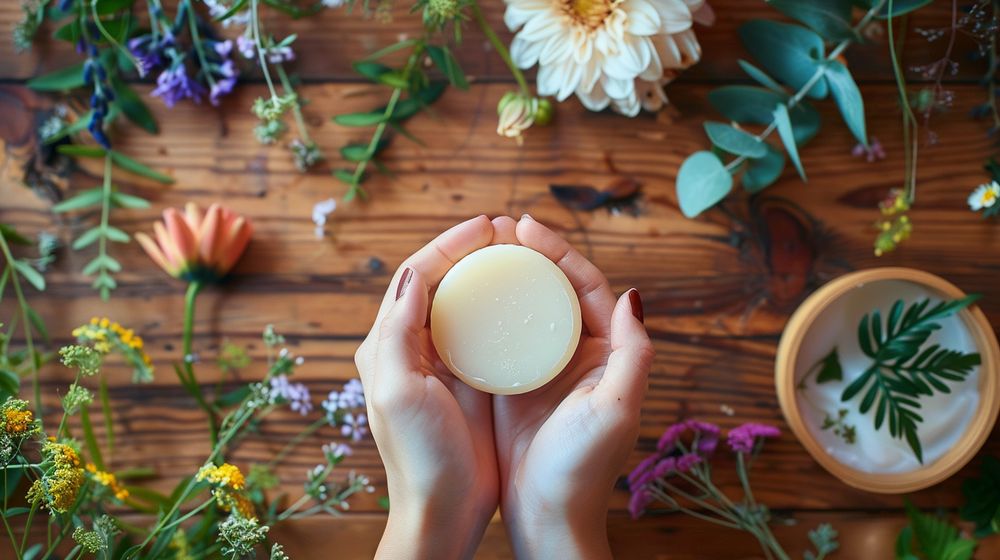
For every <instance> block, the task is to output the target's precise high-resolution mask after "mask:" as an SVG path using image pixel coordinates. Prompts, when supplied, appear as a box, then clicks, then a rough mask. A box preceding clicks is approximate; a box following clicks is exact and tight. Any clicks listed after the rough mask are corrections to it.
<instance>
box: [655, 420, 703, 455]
mask: <svg viewBox="0 0 1000 560" xmlns="http://www.w3.org/2000/svg"><path fill="white" fill-rule="evenodd" d="M688 430H690V431H691V432H693V433H694V441H695V449H696V450H697V451H698V453H701V454H702V455H711V454H712V452H714V451H715V448H716V446H717V445H718V443H719V427H718V426H716V425H715V424H710V423H708V422H701V421H699V420H685V421H683V422H679V423H677V424H674V425H672V426H668V427H667V429H666V430H664V431H663V435H662V436H660V441H658V442H657V444H656V449H657V451H660V452H662V453H669V452H670V451H672V450H673V449H674V448H675V447H676V446H677V443H678V442H679V441H680V438H681V436H682V435H684V433H685V432H687V431H688Z"/></svg>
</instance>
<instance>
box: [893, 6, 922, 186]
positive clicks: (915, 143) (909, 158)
mask: <svg viewBox="0 0 1000 560" xmlns="http://www.w3.org/2000/svg"><path fill="white" fill-rule="evenodd" d="M892 4H893V0H889V14H890V17H889V18H888V22H887V24H886V25H887V27H888V33H889V56H890V58H891V59H892V74H893V76H894V77H895V78H896V89H897V90H899V103H900V105H901V108H902V109H903V146H904V149H905V152H906V153H905V158H904V159H905V166H906V168H905V173H904V177H905V179H904V181H905V190H906V199H907V201H908V202H909V203H910V204H913V202H914V201H915V200H916V198H917V149H918V148H919V140H918V138H917V133H916V130H917V128H918V124H917V117H916V115H914V114H913V107H911V106H910V96H909V94H908V93H907V91H906V75H905V73H904V70H903V67H902V66H901V63H900V61H899V55H898V54H897V52H896V50H897V45H896V36H895V34H894V32H893V27H892V22H893V20H894V19H895V18H893V17H891V15H892V14H893V8H892ZM899 41H900V42H902V41H903V35H900V37H899Z"/></svg>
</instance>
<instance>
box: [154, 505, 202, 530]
mask: <svg viewBox="0 0 1000 560" xmlns="http://www.w3.org/2000/svg"><path fill="white" fill-rule="evenodd" d="M214 501H215V499H214V498H210V499H208V500H206V501H205V503H203V504H201V505H200V506H198V507H196V508H194V509H192V510H191V511H189V512H187V513H185V514H184V515H182V516H180V517H178V518H177V519H175V520H174V521H173V522H171V523H170V524H169V525H165V526H163V527H160V531H166V530H167V529H170V528H171V527H176V526H177V525H180V524H181V523H183V522H185V521H187V520H188V519H191V518H192V517H194V516H195V515H198V513H199V512H201V511H202V510H203V509H205V508H206V507H208V506H209V505H211V504H212V503H213V502H214Z"/></svg>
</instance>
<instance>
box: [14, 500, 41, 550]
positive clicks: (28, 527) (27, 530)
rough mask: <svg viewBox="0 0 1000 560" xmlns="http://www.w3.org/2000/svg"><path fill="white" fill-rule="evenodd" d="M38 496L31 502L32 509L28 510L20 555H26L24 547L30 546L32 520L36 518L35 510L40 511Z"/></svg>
mask: <svg viewBox="0 0 1000 560" xmlns="http://www.w3.org/2000/svg"><path fill="white" fill-rule="evenodd" d="M38 503H39V501H38V498H35V500H34V501H33V502H31V510H29V511H28V520H27V521H25V522H24V535H23V536H22V537H21V548H20V549H19V550H20V552H19V553H18V555H20V556H24V549H25V548H27V547H28V536H29V535H30V534H31V522H32V521H33V520H34V519H35V512H37V511H38Z"/></svg>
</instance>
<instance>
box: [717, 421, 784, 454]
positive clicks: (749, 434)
mask: <svg viewBox="0 0 1000 560" xmlns="http://www.w3.org/2000/svg"><path fill="white" fill-rule="evenodd" d="M779 436H781V430H779V429H778V428H776V427H775V426H769V425H767V424H757V423H754V422H748V423H746V424H743V425H742V426H737V427H735V428H733V429H732V430H729V439H728V443H729V447H731V448H732V450H733V451H735V452H737V453H752V452H753V450H754V447H756V445H757V442H758V441H759V440H762V439H764V438H776V437H779Z"/></svg>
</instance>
